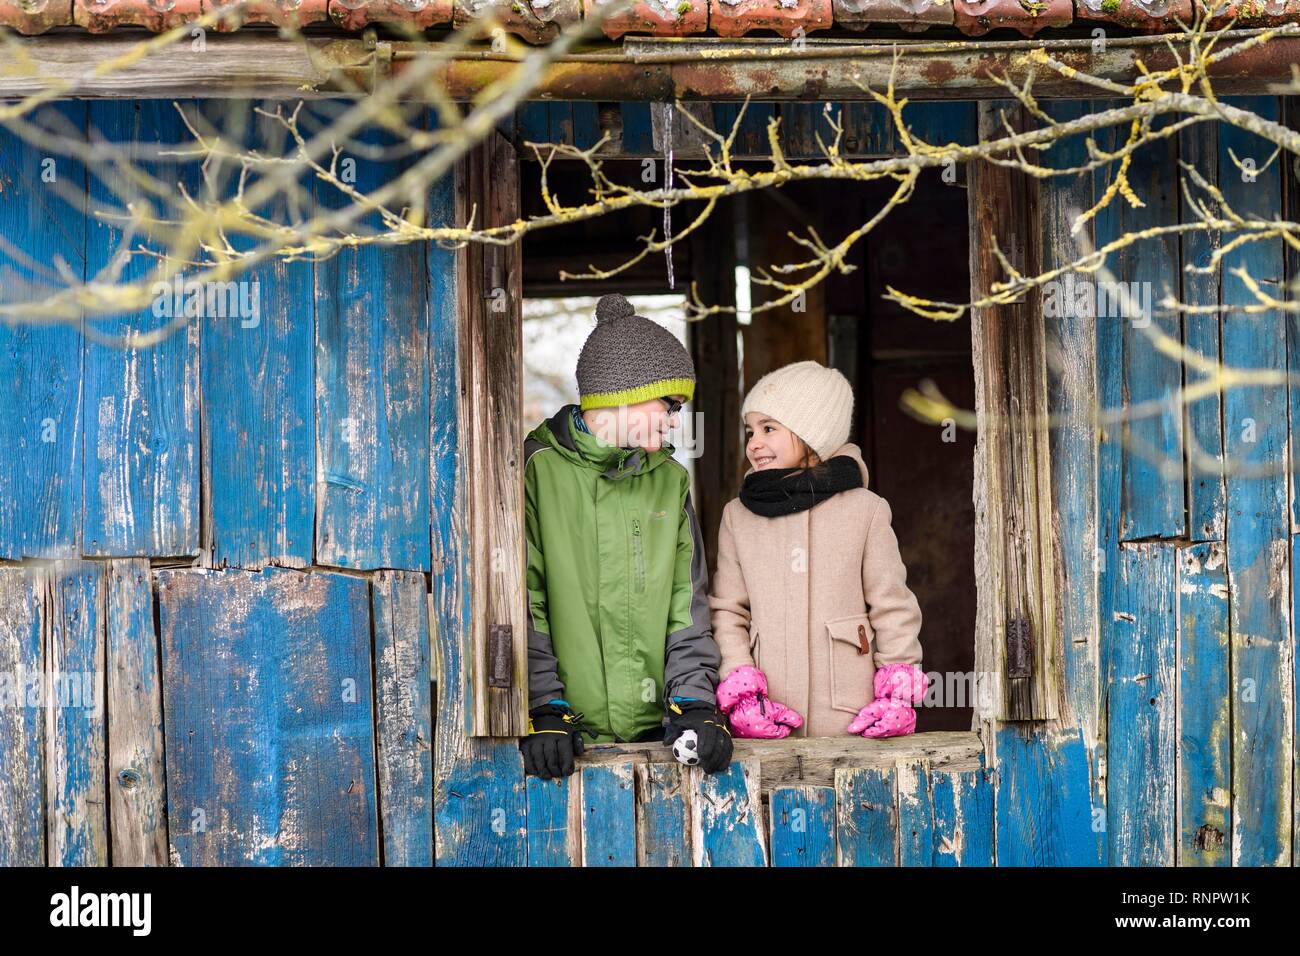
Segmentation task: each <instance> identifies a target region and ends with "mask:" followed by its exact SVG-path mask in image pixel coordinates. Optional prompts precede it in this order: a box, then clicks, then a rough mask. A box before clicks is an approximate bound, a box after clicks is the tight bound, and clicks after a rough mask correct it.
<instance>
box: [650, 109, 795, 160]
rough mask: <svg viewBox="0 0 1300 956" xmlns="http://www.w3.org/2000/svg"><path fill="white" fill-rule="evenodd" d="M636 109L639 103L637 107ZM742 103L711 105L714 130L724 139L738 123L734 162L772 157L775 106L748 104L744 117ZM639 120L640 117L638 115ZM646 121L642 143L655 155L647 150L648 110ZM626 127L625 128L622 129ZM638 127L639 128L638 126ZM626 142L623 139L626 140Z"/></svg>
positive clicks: (732, 149)
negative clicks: (770, 125) (770, 126)
mask: <svg viewBox="0 0 1300 956" xmlns="http://www.w3.org/2000/svg"><path fill="white" fill-rule="evenodd" d="M636 105H637V106H638V107H640V106H642V104H636ZM742 106H744V104H743V103H714V104H713V122H714V129H716V130H717V131H718V132H719V133H721V134H722V135H723V136H730V135H731V130H732V127H733V126H735V125H736V120H737V118H739V120H740V128H739V129H738V130H737V131H736V139H735V142H734V143H733V144H732V148H731V156H732V158H733V159H735V158H739V157H749V158H760V157H766V156H771V155H772V149H771V146H770V145H769V141H768V137H767V127H768V123H769V122H770V121H771V120H772V119H773V118H774V117H775V116H776V115H777V111H778V104H776V103H758V102H753V101H751V102H750V104H749V105H748V106H747V107H745V112H744V115H743V116H742V115H741V113H740V110H741V107H742ZM637 115H638V117H639V116H640V115H641V114H639V113H638V114H637ZM644 115H645V117H646V119H645V122H646V124H647V133H646V139H645V143H646V145H647V152H648V153H649V154H650V155H654V151H653V149H651V148H649V144H650V139H649V122H650V111H649V109H648V108H646V111H645V114H644ZM625 128H626V127H625ZM638 128H639V126H638ZM625 141H626V137H625Z"/></svg>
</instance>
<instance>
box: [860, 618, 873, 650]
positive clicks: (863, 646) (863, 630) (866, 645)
mask: <svg viewBox="0 0 1300 956" xmlns="http://www.w3.org/2000/svg"><path fill="white" fill-rule="evenodd" d="M858 645H859V647H858V653H859V654H865V653H867V651H869V650H870V649H871V642H870V641H868V640H867V626H866V625H865V624H859V625H858Z"/></svg>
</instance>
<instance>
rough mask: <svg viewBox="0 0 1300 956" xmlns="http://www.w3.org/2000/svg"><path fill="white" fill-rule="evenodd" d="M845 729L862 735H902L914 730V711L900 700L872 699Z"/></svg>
mask: <svg viewBox="0 0 1300 956" xmlns="http://www.w3.org/2000/svg"><path fill="white" fill-rule="evenodd" d="M847 729H848V732H849V733H851V734H861V735H862V736H863V737H904V736H906V735H907V734H910V733H913V732H914V731H915V730H916V711H914V710H913V709H912V708H911V706H910V705H909V704H905V703H903V702H902V701H901V700H873V701H872V702H871V703H869V704H867V706H866V707H863V708H862V709H861V710H860V711H858V716H856V717H854V718H853V723H851V724H849V726H848V728H847Z"/></svg>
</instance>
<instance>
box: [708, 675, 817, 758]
mask: <svg viewBox="0 0 1300 956" xmlns="http://www.w3.org/2000/svg"><path fill="white" fill-rule="evenodd" d="M717 694H718V709H719V710H721V711H722V712H723V713H724V714H726V715H727V720H728V722H729V723H730V724H731V732H732V733H733V734H734V735H735V736H737V737H749V738H757V739H760V740H779V739H780V738H782V737H785V736H787V735H789V733H790V731H791V729H793V728H796V727H802V726H803V717H801V716H800V715H799V714H798V713H796V712H795V711H793V710H791V709H790V708H789V707H787V706H785V704H782V703H778V702H777V701H774V700H771V699H770V698H769V697H768V696H767V675H766V674H764V673H763V672H762V671H761V670H759V669H758V668H757V667H751V666H750V665H748V664H746V665H744V666H743V667H737V668H736V669H735V670H734V671H732V672H731V673H730V674H728V675H727V676H726V678H724V679H723V681H722V683H721V684H719V685H718V691H717Z"/></svg>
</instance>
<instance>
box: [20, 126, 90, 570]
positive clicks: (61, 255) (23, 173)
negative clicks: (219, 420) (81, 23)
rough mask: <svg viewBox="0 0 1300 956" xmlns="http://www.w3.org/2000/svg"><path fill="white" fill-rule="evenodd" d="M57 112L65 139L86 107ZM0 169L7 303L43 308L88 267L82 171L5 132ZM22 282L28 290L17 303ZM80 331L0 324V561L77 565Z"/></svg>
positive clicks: (63, 325)
mask: <svg viewBox="0 0 1300 956" xmlns="http://www.w3.org/2000/svg"><path fill="white" fill-rule="evenodd" d="M59 111H60V112H61V113H62V114H64V116H65V117H66V118H67V119H68V120H69V121H70V122H71V124H72V126H73V129H81V128H84V124H85V117H86V104H84V103H71V104H61V105H60V108H59ZM39 118H41V119H42V120H44V118H45V117H44V115H40V116H39ZM74 135H75V134H74ZM0 163H3V166H4V169H5V179H6V183H5V188H4V190H3V191H2V192H0V235H3V236H5V237H6V239H7V240H8V242H10V243H11V244H12V246H13V247H16V248H17V249H21V250H22V255H25V256H27V257H29V259H30V261H29V262H23V261H21V259H20V258H18V257H15V256H13V255H10V254H8V253H6V254H5V255H4V268H5V271H6V273H7V275H6V278H5V284H6V286H8V288H7V289H6V291H5V298H6V300H7V301H10V302H12V301H16V300H18V299H19V298H20V294H21V295H22V296H23V297H25V298H28V299H32V300H35V299H40V298H44V297H45V296H46V295H47V294H49V293H50V292H52V291H55V290H57V289H58V288H59V287H60V286H62V285H63V284H64V282H63V280H61V279H60V278H59V275H58V270H59V269H60V268H66V269H67V270H68V271H69V272H70V273H71V275H72V276H73V277H74V279H75V280H78V281H79V280H80V279H81V278H82V277H83V275H84V271H85V265H86V263H85V256H86V194H85V190H84V183H85V175H86V173H85V169H84V168H83V166H82V164H81V163H80V162H79V161H77V160H76V159H74V158H71V157H67V156H46V155H43V151H42V150H40V149H38V147H37V146H35V145H33V144H30V143H27V142H25V141H24V140H23V139H22V138H21V137H19V136H18V135H16V134H14V133H11V132H10V131H9V130H7V129H5V130H0ZM23 282H30V283H32V286H31V288H30V289H29V290H27V291H25V292H22V293H20V291H19V287H20V284H21V283H23ZM80 326H81V323H80V321H76V322H72V323H65V322H58V323H54V324H45V325H31V324H10V323H8V322H0V407H3V408H4V409H5V414H4V415H0V558H7V559H13V560H18V559H21V558H24V557H40V558H74V557H79V556H80V555H81V510H82V508H81V503H82V488H81V462H82V437H83V422H82V417H81V411H82V410H81V389H82V379H81V336H80V334H79V329H80Z"/></svg>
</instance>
